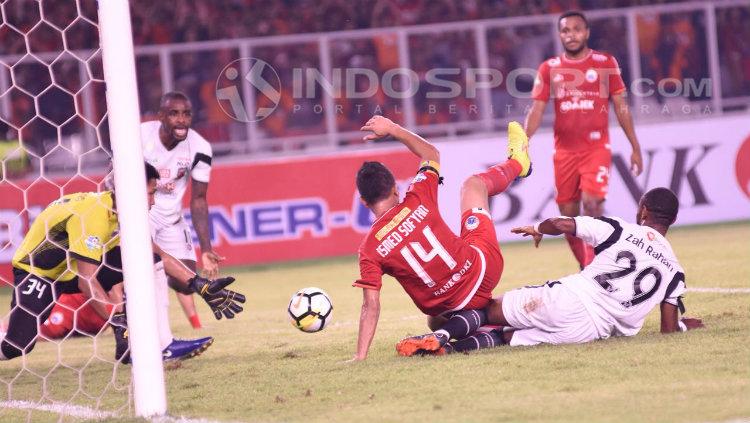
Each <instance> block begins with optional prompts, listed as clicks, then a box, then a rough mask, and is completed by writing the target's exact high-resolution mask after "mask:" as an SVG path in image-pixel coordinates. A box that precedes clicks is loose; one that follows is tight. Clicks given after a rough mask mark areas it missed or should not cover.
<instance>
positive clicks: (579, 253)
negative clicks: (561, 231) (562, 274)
mask: <svg viewBox="0 0 750 423" xmlns="http://www.w3.org/2000/svg"><path fill="white" fill-rule="evenodd" d="M565 239H566V240H567V241H568V245H569V246H570V250H571V251H572V252H573V255H574V256H575V258H576V260H577V261H578V265H579V266H580V267H581V269H583V268H584V267H586V266H588V265H589V263H591V261H592V260H594V247H592V246H590V245H588V244H586V243H585V242H583V240H582V239H580V238H577V237H574V236H573V235H570V234H565Z"/></svg>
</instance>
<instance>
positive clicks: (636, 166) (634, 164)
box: [630, 148, 643, 176]
mask: <svg viewBox="0 0 750 423" xmlns="http://www.w3.org/2000/svg"><path fill="white" fill-rule="evenodd" d="M630 171H631V172H632V173H633V176H638V175H640V174H641V172H643V157H642V156H641V149H640V148H637V149H634V150H633V154H631V155H630Z"/></svg>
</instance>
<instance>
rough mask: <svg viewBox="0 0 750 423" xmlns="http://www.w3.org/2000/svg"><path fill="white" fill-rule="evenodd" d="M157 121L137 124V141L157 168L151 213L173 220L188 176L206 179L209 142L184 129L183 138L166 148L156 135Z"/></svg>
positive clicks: (177, 215) (178, 212)
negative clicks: (138, 127) (172, 146)
mask: <svg viewBox="0 0 750 423" xmlns="http://www.w3.org/2000/svg"><path fill="white" fill-rule="evenodd" d="M160 127H161V122H159V121H150V122H143V123H142V124H141V142H142V143H143V156H144V158H145V160H146V161H147V162H148V163H149V164H151V165H152V166H154V167H155V168H156V170H158V171H159V182H158V183H157V188H156V195H155V197H154V202H155V204H154V206H153V207H152V208H151V211H150V214H151V217H152V218H153V219H154V220H156V221H159V222H161V223H162V224H168V225H169V224H174V223H177V222H178V221H179V220H180V219H181V218H182V197H183V196H184V195H185V190H187V185H188V179H190V178H191V177H192V178H193V179H195V180H196V181H198V182H206V183H207V182H208V181H209V179H210V177H211V157H212V152H211V144H209V143H208V141H206V140H205V139H204V138H203V137H202V136H200V134H198V133H197V132H195V131H193V130H192V129H189V130H188V134H187V138H186V139H185V140H183V141H181V142H179V143H177V145H176V146H175V148H173V149H172V150H167V149H166V148H165V147H164V144H162V142H161V139H160V138H159V128H160Z"/></svg>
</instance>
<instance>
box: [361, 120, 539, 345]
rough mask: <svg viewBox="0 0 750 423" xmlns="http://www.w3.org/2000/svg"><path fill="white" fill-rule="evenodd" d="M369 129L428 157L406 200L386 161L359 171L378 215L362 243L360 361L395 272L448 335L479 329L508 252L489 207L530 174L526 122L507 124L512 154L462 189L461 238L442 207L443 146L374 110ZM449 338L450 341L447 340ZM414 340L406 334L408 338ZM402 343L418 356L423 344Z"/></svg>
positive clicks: (431, 322)
mask: <svg viewBox="0 0 750 423" xmlns="http://www.w3.org/2000/svg"><path fill="white" fill-rule="evenodd" d="M362 130H363V131H370V132H372V134H369V135H367V136H365V140H375V139H378V138H382V137H385V136H392V137H394V138H396V139H397V140H398V141H400V142H401V143H403V144H404V145H405V146H406V147H407V148H409V150H411V151H412V152H413V153H414V154H416V155H417V156H418V157H419V158H420V160H422V162H421V165H420V168H419V171H418V173H417V176H416V177H415V178H414V180H413V181H412V183H411V185H410V186H409V189H408V191H407V193H406V195H405V197H404V199H403V201H399V194H398V190H397V189H396V183H395V179H394V177H393V174H392V173H391V172H390V171H389V170H388V168H386V167H385V166H384V165H383V164H381V163H379V162H365V163H364V164H363V165H362V167H361V168H360V169H359V171H358V173H357V189H358V190H359V193H360V196H361V201H362V203H363V204H364V205H365V206H367V207H368V208H369V209H370V210H372V212H373V213H374V214H375V219H376V220H375V222H374V223H373V225H372V228H371V229H370V232H369V233H368V234H367V236H366V237H365V239H364V241H363V242H362V244H361V246H360V248H359V267H360V274H361V277H360V279H358V280H357V281H356V282H354V286H355V287H360V288H363V290H362V291H363V302H362V310H361V314H360V321H359V338H358V341H357V352H356V355H355V356H354V358H353V359H354V360H364V359H365V358H366V357H367V352H368V350H369V348H370V343H371V342H372V339H373V337H374V335H375V329H376V327H377V323H378V317H379V314H380V287H381V283H382V280H381V279H382V276H383V274H388V275H391V276H393V277H394V278H396V280H397V281H398V282H399V283H400V284H401V286H402V287H403V288H404V290H405V291H406V293H407V294H409V296H410V297H411V298H412V300H413V301H414V303H415V304H416V305H417V307H419V309H420V310H422V312H424V313H425V314H427V315H428V316H430V319H429V325H430V327H431V328H433V329H437V328H438V326H439V325H442V326H440V327H441V330H442V332H440V330H439V331H438V332H440V333H441V334H442V335H443V336H447V339H451V338H456V339H458V337H462V336H465V335H463V334H464V333H471V332H473V331H474V330H476V329H477V327H475V325H473V324H472V322H479V321H480V320H485V319H484V316H481V317H482V318H481V319H480V318H479V316H478V314H479V313H484V311H483V310H482V309H483V308H484V307H485V306H486V305H487V304H488V303H489V301H490V299H491V298H492V289H493V288H494V287H495V286H496V285H497V283H498V282H499V281H500V275H501V273H502V270H503V256H502V254H501V252H500V247H499V245H498V242H497V236H496V235H495V225H494V223H493V222H492V218H491V217H490V214H489V212H488V210H489V205H488V202H489V201H488V196H492V195H496V194H498V193H500V192H502V191H504V190H505V189H506V188H507V187H508V185H509V184H510V183H511V182H512V181H513V180H514V179H516V178H517V177H526V176H528V175H529V173H531V161H530V159H529V156H528V154H527V150H528V139H527V138H526V134H524V132H523V129H522V128H521V125H520V124H518V123H517V122H511V124H510V125H508V139H509V140H508V157H509V160H508V161H506V162H504V163H502V164H499V165H496V166H493V167H491V168H489V169H488V170H487V171H486V172H484V173H480V174H477V175H473V176H471V177H469V178H468V179H466V181H464V183H463V185H462V187H461V214H462V215H461V222H462V226H461V236H456V235H455V234H454V233H453V232H452V231H451V230H450V228H448V225H447V224H446V223H445V221H443V219H442V217H441V216H440V211H439V210H438V201H437V197H438V192H437V190H438V185H439V183H440V163H439V162H440V153H439V152H438V150H437V148H435V146H433V145H432V144H430V143H429V142H427V141H425V140H424V139H423V138H422V137H420V136H419V135H416V134H414V133H412V132H410V131H408V130H406V129H404V128H402V127H401V126H399V125H397V124H395V123H393V122H392V121H391V120H389V119H387V118H385V117H382V116H374V117H373V118H372V119H370V120H369V121H368V122H367V123H366V124H365V126H363V127H362ZM447 339H446V342H447ZM404 341H407V340H404ZM412 344H414V343H412V342H403V341H402V342H400V343H399V344H398V345H397V350H398V351H399V353H400V354H402V355H411V354H413V353H414V352H415V351H416V350H417V349H419V345H418V342H417V343H416V345H412Z"/></svg>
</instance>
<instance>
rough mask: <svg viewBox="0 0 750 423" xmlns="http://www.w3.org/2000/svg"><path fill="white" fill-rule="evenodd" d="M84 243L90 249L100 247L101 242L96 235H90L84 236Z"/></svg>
mask: <svg viewBox="0 0 750 423" xmlns="http://www.w3.org/2000/svg"><path fill="white" fill-rule="evenodd" d="M84 244H86V248H88V249H89V250H91V251H94V250H99V249H101V248H102V242H101V240H100V239H99V237H98V236H94V235H91V236H89V237H88V238H86V241H84Z"/></svg>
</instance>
